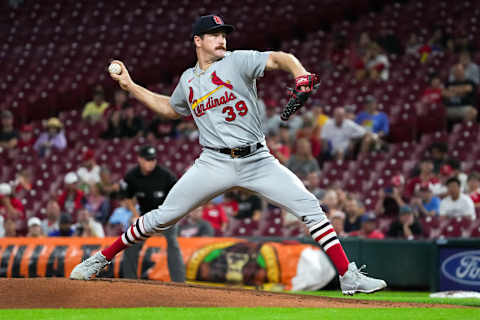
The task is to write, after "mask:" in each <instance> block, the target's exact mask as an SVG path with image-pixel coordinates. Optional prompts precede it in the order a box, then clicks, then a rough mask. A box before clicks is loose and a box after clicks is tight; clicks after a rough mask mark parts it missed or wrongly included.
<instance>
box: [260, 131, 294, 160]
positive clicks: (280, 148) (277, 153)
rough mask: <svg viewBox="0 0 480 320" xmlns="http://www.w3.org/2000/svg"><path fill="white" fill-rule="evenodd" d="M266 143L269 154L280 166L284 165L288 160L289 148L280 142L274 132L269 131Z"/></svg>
mask: <svg viewBox="0 0 480 320" xmlns="http://www.w3.org/2000/svg"><path fill="white" fill-rule="evenodd" d="M266 141H267V147H268V149H269V150H270V153H271V154H272V155H273V156H274V157H275V158H277V159H278V161H280V163H281V164H283V165H286V163H287V162H288V160H289V159H290V148H289V147H288V146H287V145H285V144H283V143H282V142H281V141H280V136H279V134H278V133H277V132H275V131H271V132H270V133H269V134H268V136H267V139H266Z"/></svg>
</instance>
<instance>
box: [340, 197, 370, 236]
mask: <svg viewBox="0 0 480 320" xmlns="http://www.w3.org/2000/svg"><path fill="white" fill-rule="evenodd" d="M344 210H345V213H346V218H345V222H344V227H343V228H344V230H345V232H347V233H349V232H352V231H358V230H360V227H361V224H362V216H363V214H364V213H365V207H364V206H363V204H362V203H361V202H360V201H359V200H358V199H357V198H355V197H352V196H351V195H349V196H348V197H347V201H346V203H345V209H344Z"/></svg>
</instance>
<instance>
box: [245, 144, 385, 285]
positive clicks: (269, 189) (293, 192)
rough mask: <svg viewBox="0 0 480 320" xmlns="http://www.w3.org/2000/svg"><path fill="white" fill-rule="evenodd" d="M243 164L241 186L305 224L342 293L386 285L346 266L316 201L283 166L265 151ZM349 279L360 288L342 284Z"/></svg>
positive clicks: (347, 263)
mask: <svg viewBox="0 0 480 320" xmlns="http://www.w3.org/2000/svg"><path fill="white" fill-rule="evenodd" d="M242 161H243V163H242V172H241V180H240V186H241V187H244V188H246V189H249V190H252V191H254V192H257V193H259V194H260V195H262V196H263V197H265V198H266V199H268V200H270V201H271V202H273V203H275V204H277V205H279V206H281V207H283V208H284V209H286V210H288V211H289V212H291V213H293V214H294V215H295V216H296V217H297V218H299V219H301V221H303V222H304V223H305V224H306V225H307V227H308V229H309V230H310V234H311V235H312V237H313V239H315V241H316V242H318V243H319V244H320V246H321V247H322V248H323V250H324V251H325V253H326V254H327V255H328V256H329V257H330V259H331V261H332V262H333V264H334V265H335V267H336V269H337V271H338V273H339V275H340V281H341V284H342V291H343V292H344V293H347V294H353V293H355V292H358V291H362V292H363V291H365V292H367V291H368V292H373V291H376V290H380V289H383V288H384V287H385V286H386V284H385V282H384V281H383V280H376V279H371V278H366V277H365V276H363V275H362V274H361V273H360V272H359V271H358V270H357V269H356V265H355V264H354V263H349V261H348V258H347V256H346V254H345V252H344V250H343V247H342V245H341V244H340V241H339V240H338V238H337V234H336V232H335V230H334V229H333V227H332V225H331V224H330V221H329V220H328V218H327V217H326V215H325V213H324V212H323V210H322V208H321V207H320V203H319V201H318V199H317V198H315V196H314V195H313V194H312V193H310V192H309V191H308V190H307V189H306V188H305V186H304V185H303V183H302V181H301V180H300V179H299V178H298V177H297V176H296V175H295V174H293V173H292V172H291V171H290V170H288V169H287V168H286V167H284V166H282V165H281V164H280V163H279V162H278V161H277V160H276V159H275V158H273V157H272V156H271V155H270V154H269V153H268V151H264V152H261V153H259V154H256V155H255V156H252V157H250V158H245V159H242ZM360 276H363V277H364V278H361V277H360ZM358 277H360V278H358ZM350 278H354V279H357V278H358V279H361V281H362V283H360V286H358V283H354V284H353V285H352V286H350V285H349V284H348V283H346V282H348V281H345V279H346V280H349V279H350ZM370 280H371V281H370Z"/></svg>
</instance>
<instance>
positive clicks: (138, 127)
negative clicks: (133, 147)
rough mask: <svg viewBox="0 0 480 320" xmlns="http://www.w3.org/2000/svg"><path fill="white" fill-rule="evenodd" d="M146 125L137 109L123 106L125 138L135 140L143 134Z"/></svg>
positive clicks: (127, 105)
mask: <svg viewBox="0 0 480 320" xmlns="http://www.w3.org/2000/svg"><path fill="white" fill-rule="evenodd" d="M143 129H144V124H143V119H142V117H140V116H138V115H137V114H136V112H135V108H134V107H133V106H132V105H130V104H125V105H124V106H123V113H122V130H123V136H124V137H126V138H133V137H136V136H138V135H139V134H140V133H142V132H143Z"/></svg>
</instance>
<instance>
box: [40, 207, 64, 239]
mask: <svg viewBox="0 0 480 320" xmlns="http://www.w3.org/2000/svg"><path fill="white" fill-rule="evenodd" d="M60 214H61V212H60V206H59V205H58V202H57V200H55V199H50V200H48V202H47V207H46V213H45V215H46V218H45V219H44V220H43V221H42V230H43V233H44V234H46V235H48V234H50V233H52V232H53V231H55V230H58V229H59V228H60V225H59V221H60Z"/></svg>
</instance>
